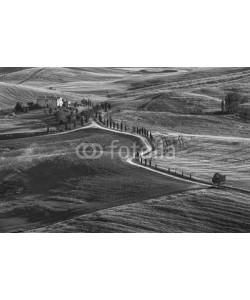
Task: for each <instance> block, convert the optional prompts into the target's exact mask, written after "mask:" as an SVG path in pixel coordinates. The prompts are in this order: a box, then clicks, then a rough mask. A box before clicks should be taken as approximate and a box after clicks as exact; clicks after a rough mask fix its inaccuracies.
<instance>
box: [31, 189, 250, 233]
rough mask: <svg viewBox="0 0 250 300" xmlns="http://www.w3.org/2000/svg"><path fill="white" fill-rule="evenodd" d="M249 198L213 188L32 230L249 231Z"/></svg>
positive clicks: (140, 203)
mask: <svg viewBox="0 0 250 300" xmlns="http://www.w3.org/2000/svg"><path fill="white" fill-rule="evenodd" d="M249 230H250V205H249V200H248V199H247V198H246V197H245V196H244V195H243V194H241V193H237V192H233V193H231V192H225V191H220V190H215V189H205V190H199V191H187V192H183V193H177V194H174V195H167V196H164V197H160V198H157V199H150V200H146V201H141V202H139V203H133V204H128V205H122V206H119V207H115V208H109V209H105V210H102V211H99V212H95V213H91V214H89V215H87V216H80V217H76V218H73V219H71V220H68V221H64V222H59V223H57V224H54V225H51V226H46V227H42V228H39V229H37V230H34V232H249Z"/></svg>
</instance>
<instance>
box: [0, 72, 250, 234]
mask: <svg viewBox="0 0 250 300" xmlns="http://www.w3.org/2000/svg"><path fill="white" fill-rule="evenodd" d="M0 108H1V110H0V205H1V206H0V231H1V232H250V184H249V182H250V180H249V179H250V148H249V146H250V68H31V67H30V68H28V67H25V68H20V67H19V68H0Z"/></svg>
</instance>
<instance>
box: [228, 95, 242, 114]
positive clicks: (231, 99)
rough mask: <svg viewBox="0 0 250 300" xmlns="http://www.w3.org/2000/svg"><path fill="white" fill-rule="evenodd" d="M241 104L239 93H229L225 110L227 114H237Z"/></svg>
mask: <svg viewBox="0 0 250 300" xmlns="http://www.w3.org/2000/svg"><path fill="white" fill-rule="evenodd" d="M240 103H241V98H240V95H239V93H237V92H235V91H233V92H229V93H228V94H227V95H226V98H225V109H226V112H227V113H236V112H237V111H238V108H239V104H240Z"/></svg>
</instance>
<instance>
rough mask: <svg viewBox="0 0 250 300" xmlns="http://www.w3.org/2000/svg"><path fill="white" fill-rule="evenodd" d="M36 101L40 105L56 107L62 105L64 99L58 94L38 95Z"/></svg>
mask: <svg viewBox="0 0 250 300" xmlns="http://www.w3.org/2000/svg"><path fill="white" fill-rule="evenodd" d="M36 101H37V104H38V105H39V106H40V107H51V108H57V107H62V106H63V103H64V101H66V99H63V98H62V97H58V96H39V97H38V98H37V99H36Z"/></svg>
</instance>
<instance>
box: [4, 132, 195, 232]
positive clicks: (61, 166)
mask: <svg viewBox="0 0 250 300" xmlns="http://www.w3.org/2000/svg"><path fill="white" fill-rule="evenodd" d="M112 140H119V145H121V146H128V147H130V146H132V144H133V143H134V142H136V143H138V147H142V144H141V142H140V140H139V139H138V138H135V137H130V136H124V135H121V134H119V133H112V132H111V133H110V132H108V131H104V130H101V129H95V128H89V129H84V130H80V131H76V132H69V133H66V134H58V135H56V136H53V135H51V136H41V137H34V138H24V139H16V140H8V141H2V142H1V167H0V179H1V186H0V192H1V218H0V230H1V231H12V230H13V231H16V230H19V231H20V230H23V229H31V228H36V227H39V226H41V224H46V223H50V222H52V223H53V222H55V221H57V220H62V219H67V218H71V217H72V216H74V215H79V214H80V215H83V214H87V213H90V212H93V211H97V210H100V209H104V208H108V207H114V206H118V205H121V204H128V203H133V202H138V201H141V200H145V199H148V198H150V197H155V196H161V195H165V194H171V193H176V192H180V191H184V190H189V189H193V188H199V185H198V184H193V183H188V182H181V181H178V180H175V179H172V178H167V179H166V178H165V177H164V176H163V175H160V174H154V173H152V172H150V171H148V170H143V169H140V168H138V167H135V166H131V165H128V164H127V163H126V161H123V160H121V159H120V157H119V156H118V154H117V153H116V154H115V155H114V159H111V153H110V149H109V146H110V144H111V142H112ZM96 141H98V142H99V143H100V144H101V145H102V146H103V149H104V154H103V156H102V157H101V158H100V159H93V160H92V159H80V158H79V157H78V156H77V155H76V152H75V149H76V147H77V145H78V144H80V143H82V142H88V143H92V142H93V143H94V142H96ZM125 154H126V153H125Z"/></svg>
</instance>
